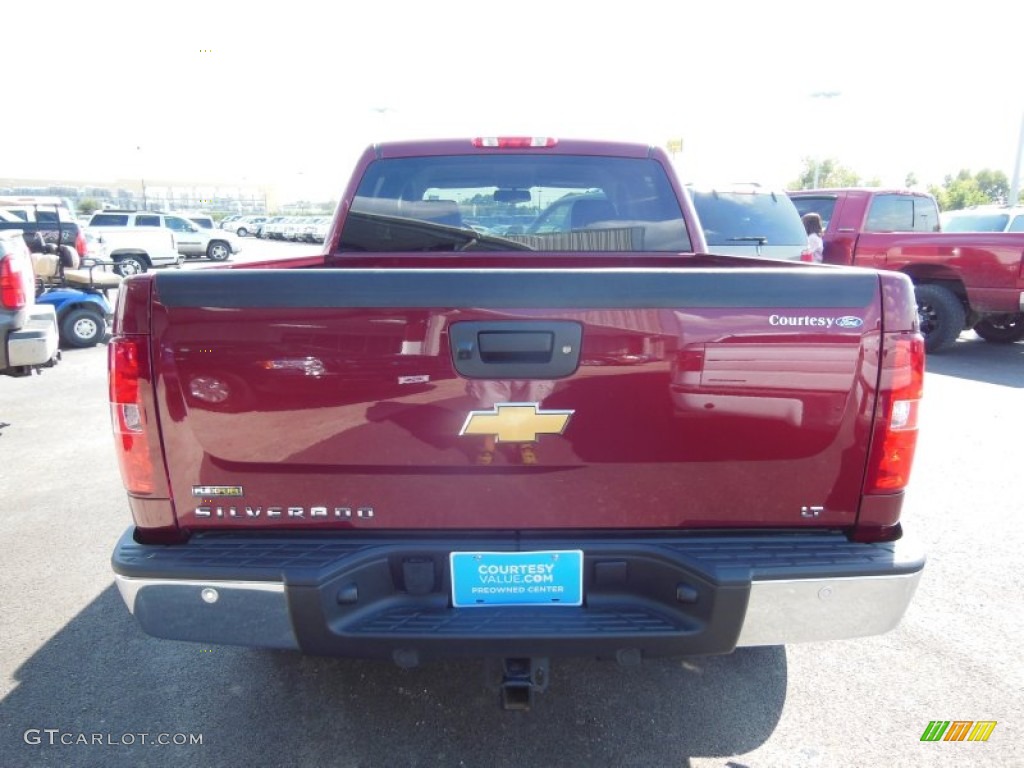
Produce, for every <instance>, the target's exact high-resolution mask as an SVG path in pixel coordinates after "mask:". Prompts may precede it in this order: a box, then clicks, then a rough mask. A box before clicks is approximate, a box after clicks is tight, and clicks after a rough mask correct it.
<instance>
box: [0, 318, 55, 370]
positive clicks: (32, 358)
mask: <svg viewBox="0 0 1024 768" xmlns="http://www.w3.org/2000/svg"><path fill="white" fill-rule="evenodd" d="M16 318H17V322H14V321H12V322H11V323H10V324H8V323H6V322H5V321H3V320H0V342H3V349H2V350H0V353H2V355H0V368H4V369H6V368H31V367H35V366H45V365H49V364H52V363H53V362H54V361H55V360H56V359H57V347H58V345H59V342H60V336H59V334H58V331H57V313H56V312H55V311H54V308H53V307H52V306H50V305H49V304H33V305H31V306H29V307H26V308H25V309H24V310H23V311H22V312H20V313H17V315H16Z"/></svg>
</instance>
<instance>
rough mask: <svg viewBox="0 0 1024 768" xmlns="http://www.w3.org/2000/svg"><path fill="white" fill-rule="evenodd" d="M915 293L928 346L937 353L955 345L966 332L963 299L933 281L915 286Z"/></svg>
mask: <svg viewBox="0 0 1024 768" xmlns="http://www.w3.org/2000/svg"><path fill="white" fill-rule="evenodd" d="M914 293H915V294H916V295H917V316H918V318H920V320H921V333H922V334H923V335H924V348H925V349H926V350H927V351H928V352H933V353H935V352H941V351H943V350H945V349H947V348H948V347H951V346H952V345H953V343H954V342H955V341H956V340H957V338H958V337H959V336H960V333H961V331H963V329H964V321H965V319H966V317H967V312H966V311H965V310H964V305H963V304H962V303H961V302H960V299H958V298H957V296H956V294H954V293H953V292H952V291H951V290H949V289H948V288H944V287H943V286H941V285H935V284H932V283H923V284H921V285H915V286H914Z"/></svg>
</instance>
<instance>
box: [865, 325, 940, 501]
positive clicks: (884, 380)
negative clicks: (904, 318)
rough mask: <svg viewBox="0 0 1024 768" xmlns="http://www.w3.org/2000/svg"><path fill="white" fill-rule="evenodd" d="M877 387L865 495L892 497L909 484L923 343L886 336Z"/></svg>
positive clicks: (911, 336)
mask: <svg viewBox="0 0 1024 768" xmlns="http://www.w3.org/2000/svg"><path fill="white" fill-rule="evenodd" d="M887 340H888V341H889V343H888V344H886V346H885V349H884V351H883V355H884V357H883V360H882V375H881V382H880V386H879V395H880V396H879V408H880V409H881V413H880V417H879V420H876V425H875V430H876V434H875V438H874V440H873V441H872V446H871V459H870V465H869V467H868V478H867V485H866V487H865V489H864V490H865V492H866V493H894V492H896V491H900V490H902V489H903V488H905V487H906V485H907V483H908V482H909V481H910V468H911V465H912V464H913V462H914V450H915V448H916V447H917V414H918V407H919V405H920V402H921V394H922V392H923V390H924V359H925V358H924V339H923V338H922V337H921V336H920V334H916V333H914V334H887Z"/></svg>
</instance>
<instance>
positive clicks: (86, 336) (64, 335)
mask: <svg viewBox="0 0 1024 768" xmlns="http://www.w3.org/2000/svg"><path fill="white" fill-rule="evenodd" d="M106 332H107V325H106V323H105V322H104V321H103V318H102V317H100V315H99V314H98V313H96V312H94V311H93V310H91V309H83V308H82V307H78V308H76V309H72V310H71V311H70V312H68V313H67V314H66V315H64V318H63V319H62V320H61V321H60V337H61V339H63V341H64V342H65V343H66V344H68V345H70V346H72V347H92V346H95V345H96V344H98V343H99V342H100V341H101V340H102V339H103V336H104V334H105V333H106Z"/></svg>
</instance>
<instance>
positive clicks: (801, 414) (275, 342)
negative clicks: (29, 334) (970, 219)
mask: <svg viewBox="0 0 1024 768" xmlns="http://www.w3.org/2000/svg"><path fill="white" fill-rule="evenodd" d="M152 285H153V291H154V296H153V312H152V317H151V332H152V342H151V343H152V346H151V354H152V366H153V373H154V378H155V384H156V392H157V398H158V412H157V417H158V419H159V422H160V430H161V435H162V440H163V448H164V453H165V456H166V461H167V467H166V469H167V475H168V477H169V479H170V483H171V488H170V490H171V497H172V498H173V500H174V508H175V513H176V515H177V519H178V522H179V524H180V525H181V526H183V527H187V528H190V529H193V530H197V529H235V530H238V529H247V528H248V529H255V528H261V529H263V528H268V527H273V528H290V529H305V530H315V529H331V528H333V529H337V528H358V529H376V530H382V529H396V530H414V529H421V528H430V529H434V530H437V529H453V530H477V531H478V530H531V529H532V530H543V529H547V530H550V529H567V528H576V529H595V530H597V529H709V528H730V527H744V528H748V529H749V528H757V527H761V528H779V527H794V526H797V527H798V526H808V527H830V528H835V527H841V526H848V525H852V524H853V523H854V522H855V520H856V516H857V512H858V509H857V506H858V503H859V499H860V492H861V485H862V481H863V476H864V467H865V465H866V462H867V455H866V453H867V447H868V445H869V440H868V439H867V435H868V433H869V431H870V427H871V419H872V416H873V412H872V409H873V407H874V403H875V393H876V388H877V381H878V357H879V337H880V333H881V331H882V312H881V306H880V299H879V294H880V289H879V279H878V277H877V275H876V274H875V273H873V272H868V271H859V270H849V271H846V270H842V271H840V270H835V269H830V268H823V269H815V268H807V269H792V268H786V269H781V268H780V269H777V270H776V269H749V268H745V269H730V268H713V269H708V268H694V269H685V268H673V269H637V270H629V269H604V270H596V271H583V270H572V269H561V270H519V269H517V270H500V269H492V270H459V269H442V270H415V269H388V270H386V271H384V270H381V271H376V270H370V269H366V270H346V269H281V270H276V269H261V270H252V271H232V270H223V271H222V270H208V271H206V270H202V271H194V272H181V273H161V274H159V275H156V276H155V277H154V278H153V283H152ZM491 443H493V447H494V451H493V453H492V454H490V456H488V455H487V454H488V449H489V447H490V445H491ZM524 446H526V449H525V450H524ZM488 458H490V462H489V463H486V462H487V459H488ZM531 459H532V460H533V461H531Z"/></svg>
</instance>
